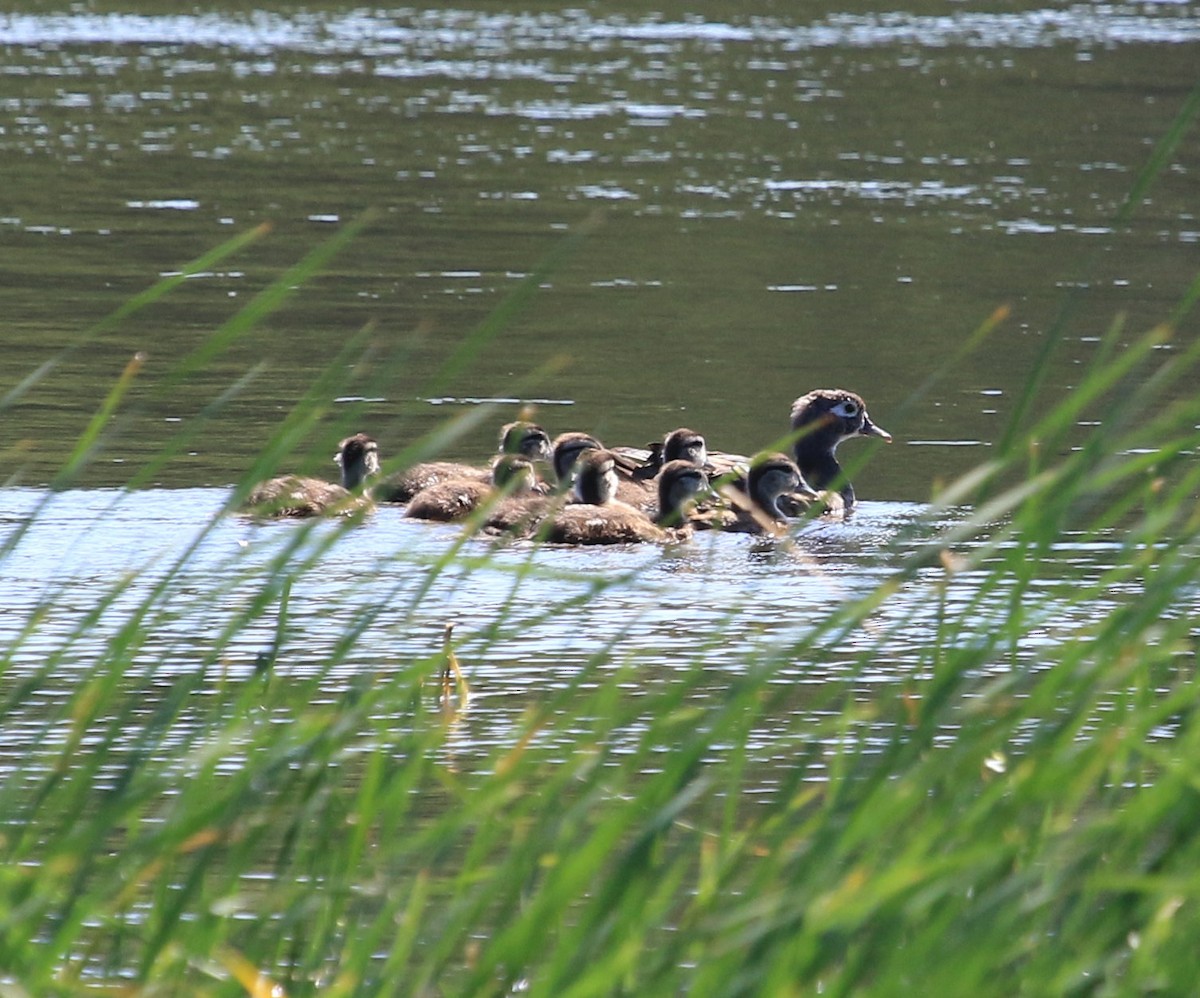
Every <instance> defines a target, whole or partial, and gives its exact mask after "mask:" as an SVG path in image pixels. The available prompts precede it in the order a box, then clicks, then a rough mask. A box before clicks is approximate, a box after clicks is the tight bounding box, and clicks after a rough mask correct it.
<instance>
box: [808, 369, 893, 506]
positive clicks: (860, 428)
mask: <svg viewBox="0 0 1200 998" xmlns="http://www.w3.org/2000/svg"><path fill="white" fill-rule="evenodd" d="M792 429H793V430H794V431H796V432H798V433H801V436H800V437H799V438H798V439H797V440H796V444H795V448H794V452H795V455H796V465H797V466H798V467H799V469H800V474H801V475H803V476H804V480H805V482H807V483H808V484H809V485H810V486H812V487H813V488H814V489H817V490H818V491H825V490H828V489H830V488H831V487H832V486H834V485H838V486H839V489H838V493H837V495H838V496H840V499H841V502H840V504H839V503H838V502H837V500H836V499H834V498H833V497H832V496H830V501H829V503H828V505H829V508H830V509H831V510H833V509H834V508H836V507H838V506H839V505H840V507H841V509H842V510H843V511H845V512H849V511H850V510H851V509H853V508H854V503H855V501H856V497H855V494H854V486H853V485H851V484H850V482H849V481H847V480H846V477H845V475H844V474H843V472H842V466H841V465H840V464H838V461H837V457H836V451H837V448H838V445H839V444H840V443H841V442H842V441H843V440H849V439H851V438H852V437H879V438H880V439H881V440H884V441H886V442H887V443H891V442H892V435H891V434H890V433H888V432H887V430H885V429H883V428H882V427H880V426H876V425H875V424H874V423H873V422H871V417H870V416H868V415H867V404H866V403H865V402H864V401H863V400H862V397H861V396H859V395H856V394H854V392H850V391H846V390H845V389H842V388H834V389H830V388H818V389H817V390H815V391H811V392H809V393H808V394H807V395H801V396H800V397H799V398H798V399H796V401H795V402H793V403H792Z"/></svg>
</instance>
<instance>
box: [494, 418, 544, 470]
mask: <svg viewBox="0 0 1200 998" xmlns="http://www.w3.org/2000/svg"><path fill="white" fill-rule="evenodd" d="M551 452H552V447H551V444H550V434H548V433H547V432H546V431H545V430H543V429H542V428H541V427H540V426H538V425H537V423H528V422H526V421H525V420H523V419H519V420H517V421H516V422H515V423H505V424H504V425H503V426H502V427H500V453H501V454H520V455H521V456H522V457H527V458H528V459H529V460H530V461H549V460H550V456H551Z"/></svg>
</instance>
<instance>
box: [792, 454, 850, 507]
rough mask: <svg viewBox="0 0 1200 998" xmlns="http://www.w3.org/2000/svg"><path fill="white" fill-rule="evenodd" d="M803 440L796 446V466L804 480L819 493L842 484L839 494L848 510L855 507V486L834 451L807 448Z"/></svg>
mask: <svg viewBox="0 0 1200 998" xmlns="http://www.w3.org/2000/svg"><path fill="white" fill-rule="evenodd" d="M804 443H805V441H804V440H801V441H800V443H798V444H797V445H796V465H797V467H799V469H800V474H801V475H803V476H804V480H805V481H806V482H807V483H808V484H809V485H811V486H812V487H813V488H814V489H817V490H818V491H824V490H826V489H828V488H829V487H830V486H832V485H834V484H835V483H838V482H840V483H841V488H840V489H839V494H840V495H841V497H842V501H843V502H844V503H845V505H846V508H847V509H849V508H850V507H851V506H853V505H854V486H853V485H851V484H850V482H849V481H848V480H847V479H846V477H845V475H844V474H843V473H842V466H841V465H840V464H838V460H837V458H836V457H835V456H834V453H833V451H832V450H829V449H826V448H823V447H821V448H813V447H805V446H804Z"/></svg>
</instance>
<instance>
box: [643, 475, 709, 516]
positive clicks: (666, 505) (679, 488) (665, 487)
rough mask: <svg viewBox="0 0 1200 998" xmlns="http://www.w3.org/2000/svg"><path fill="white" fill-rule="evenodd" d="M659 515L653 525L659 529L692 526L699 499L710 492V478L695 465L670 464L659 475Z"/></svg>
mask: <svg viewBox="0 0 1200 998" xmlns="http://www.w3.org/2000/svg"><path fill="white" fill-rule="evenodd" d="M657 482H658V513H657V515H656V516H655V517H654V522H655V523H657V524H658V525H659V526H660V527H683V526H688V525H690V522H691V515H692V513H693V511H694V509H695V505H696V502H697V501H698V499H699V497H700V496H702V495H704V494H706V493H707V492H708V491H709V485H708V476H707V475H706V474H705V473H704V469H703V468H702V467H700V466H699V465H698V464H696V463H695V462H694V461H689V460H686V459H676V460H674V461H668V462H667V463H666V464H664V465H663V466H662V470H661V471H660V472H659V473H658V478H657Z"/></svg>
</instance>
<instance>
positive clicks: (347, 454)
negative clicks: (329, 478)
mask: <svg viewBox="0 0 1200 998" xmlns="http://www.w3.org/2000/svg"><path fill="white" fill-rule="evenodd" d="M333 460H334V463H336V464H337V465H338V466H339V467H340V468H341V469H342V485H343V486H344V487H345V488H347V489H351V490H353V489H356V488H358V486H359V485H361V484H362V483H363V480H364V479H367V478H370V477H371V476H372V475H377V474H379V444H377V443H376V442H375V441H374V439H372V438H371V437H369V436H367V435H366V434H365V433H356V434H354V436H352V437H346V439H345V440H343V441H342V442H341V443H339V444H338V449H337V453H336V454H334V455H333Z"/></svg>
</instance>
